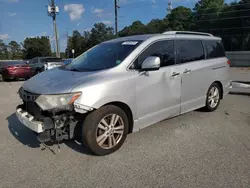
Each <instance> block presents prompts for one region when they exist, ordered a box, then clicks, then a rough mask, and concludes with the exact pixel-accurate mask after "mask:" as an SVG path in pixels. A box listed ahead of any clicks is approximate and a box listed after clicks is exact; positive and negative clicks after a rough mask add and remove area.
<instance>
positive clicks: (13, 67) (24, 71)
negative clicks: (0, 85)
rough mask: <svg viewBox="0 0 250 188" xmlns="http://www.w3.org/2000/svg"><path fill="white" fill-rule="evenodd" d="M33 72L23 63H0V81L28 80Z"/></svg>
mask: <svg viewBox="0 0 250 188" xmlns="http://www.w3.org/2000/svg"><path fill="white" fill-rule="evenodd" d="M33 75H34V72H33V71H32V69H31V68H30V66H29V65H28V64H26V62H24V61H5V62H0V81H3V80H13V79H20V78H24V79H28V78H30V77H32V76H33Z"/></svg>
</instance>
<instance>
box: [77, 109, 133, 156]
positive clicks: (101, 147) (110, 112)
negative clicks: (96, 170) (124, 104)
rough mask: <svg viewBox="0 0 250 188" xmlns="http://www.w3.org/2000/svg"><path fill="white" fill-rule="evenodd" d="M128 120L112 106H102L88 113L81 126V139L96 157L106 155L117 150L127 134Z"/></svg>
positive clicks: (122, 112)
mask: <svg viewBox="0 0 250 188" xmlns="http://www.w3.org/2000/svg"><path fill="white" fill-rule="evenodd" d="M128 126H129V125H128V118H127V116H126V114H125V112H124V111H123V110H122V109H121V108H119V107H117V106H114V105H107V106H103V107H101V108H100V109H98V110H96V111H94V112H92V113H90V114H89V115H88V116H87V117H86V119H85V121H84V124H83V129H82V139H83V142H84V145H85V146H87V147H88V148H89V149H90V150H91V151H92V152H93V153H95V154H96V155H107V154H110V153H113V152H115V151H116V150H118V149H119V148H120V147H121V146H122V144H123V143H124V141H125V139H126V137H127V134H128Z"/></svg>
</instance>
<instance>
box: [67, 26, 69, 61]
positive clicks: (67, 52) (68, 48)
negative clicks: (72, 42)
mask: <svg viewBox="0 0 250 188" xmlns="http://www.w3.org/2000/svg"><path fill="white" fill-rule="evenodd" d="M67 57H68V58H69V34H68V30H67Z"/></svg>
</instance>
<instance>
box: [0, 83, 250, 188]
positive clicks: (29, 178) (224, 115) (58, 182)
mask: <svg viewBox="0 0 250 188" xmlns="http://www.w3.org/2000/svg"><path fill="white" fill-rule="evenodd" d="M21 83H22V82H7V83H0V96H1V98H0V120H1V126H0V153H1V154H0V187H3V188H7V187H25V188H28V187H32V188H33V187H43V188H46V187H48V188H51V187H70V188H72V187H81V188H82V187H102V188H104V187H180V188H184V187H191V188H195V187H197V188H201V187H211V188H214V187H226V188H227V187H230V188H231V187H237V188H238V187H241V188H243V187H250V170H249V169H250V97H249V96H247V95H228V96H227V97H226V98H225V99H224V100H223V101H222V102H221V106H220V107H219V108H218V110H217V111H215V112H212V113H205V112H200V111H193V112H190V113H187V114H184V115H181V116H179V117H176V118H172V119H169V120H165V121H162V122H160V123H157V124H155V125H153V126H151V127H148V128H145V129H143V130H141V131H139V132H136V133H132V134H130V135H129V136H128V138H127V140H126V142H125V143H124V145H123V147H122V148H121V149H120V150H118V151H117V152H116V153H114V154H111V155H108V156H104V157H97V156H93V155H91V154H90V153H88V152H87V151H86V150H85V149H84V148H82V146H81V145H80V144H79V143H76V142H74V141H70V142H65V143H62V144H61V149H60V152H58V150H57V147H56V146H51V147H50V148H46V147H44V146H43V145H41V144H39V143H38V142H37V141H36V137H35V136H34V135H33V133H32V132H31V131H30V130H28V129H27V128H25V127H24V126H23V125H22V124H20V123H19V122H18V120H17V119H16V117H15V114H14V111H15V108H16V106H17V104H19V103H20V102H21V101H20V100H19V99H18V96H17V93H16V92H17V90H18V88H19V87H20V85H21Z"/></svg>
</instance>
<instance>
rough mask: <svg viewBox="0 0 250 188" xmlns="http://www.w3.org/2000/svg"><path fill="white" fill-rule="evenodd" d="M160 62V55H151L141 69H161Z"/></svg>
mask: <svg viewBox="0 0 250 188" xmlns="http://www.w3.org/2000/svg"><path fill="white" fill-rule="evenodd" d="M160 64H161V60H160V58H159V57H156V56H149V57H147V58H146V59H145V60H144V61H143V63H142V66H141V70H142V71H153V70H159V68H160Z"/></svg>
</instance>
